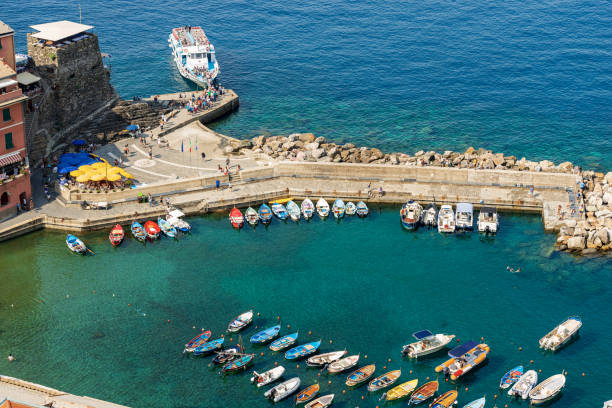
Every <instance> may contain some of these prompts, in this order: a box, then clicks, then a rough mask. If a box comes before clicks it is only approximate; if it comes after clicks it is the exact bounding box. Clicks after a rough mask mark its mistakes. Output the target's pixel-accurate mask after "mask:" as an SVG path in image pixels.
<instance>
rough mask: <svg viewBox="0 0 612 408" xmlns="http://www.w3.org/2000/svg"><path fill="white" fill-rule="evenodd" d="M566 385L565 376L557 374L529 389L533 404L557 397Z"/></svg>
mask: <svg viewBox="0 0 612 408" xmlns="http://www.w3.org/2000/svg"><path fill="white" fill-rule="evenodd" d="M563 387H565V376H564V375H563V374H556V375H553V376H552V377H548V378H547V379H545V380H544V381H542V382H541V383H539V384H538V385H536V386H535V387H534V388H533V389H532V390H531V391H529V399H530V403H531V405H540V404H543V403H545V402H547V401H550V400H552V399H553V398H555V397H556V396H557V395H558V394H559V393H560V392H561V390H562V389H563Z"/></svg>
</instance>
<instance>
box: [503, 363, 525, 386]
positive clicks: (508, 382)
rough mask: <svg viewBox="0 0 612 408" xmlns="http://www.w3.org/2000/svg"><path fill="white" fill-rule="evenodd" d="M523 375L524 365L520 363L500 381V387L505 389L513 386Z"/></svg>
mask: <svg viewBox="0 0 612 408" xmlns="http://www.w3.org/2000/svg"><path fill="white" fill-rule="evenodd" d="M521 375H523V366H522V365H520V366H516V367H514V368H513V369H512V370H510V371H508V372H507V373H506V374H504V376H503V377H502V379H501V381H500V382H499V388H501V389H502V390H505V389H506V388H509V387H511V386H512V385H513V384H514V383H515V382H517V381H518V379H519V378H521Z"/></svg>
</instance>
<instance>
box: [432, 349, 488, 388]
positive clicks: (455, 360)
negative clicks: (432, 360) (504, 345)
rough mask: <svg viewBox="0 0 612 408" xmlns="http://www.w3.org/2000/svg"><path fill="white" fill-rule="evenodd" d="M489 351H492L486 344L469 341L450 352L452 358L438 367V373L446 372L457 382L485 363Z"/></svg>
mask: <svg viewBox="0 0 612 408" xmlns="http://www.w3.org/2000/svg"><path fill="white" fill-rule="evenodd" d="M489 351H491V349H490V348H489V346H488V345H486V344H484V343H483V344H478V343H477V342H475V341H468V342H467V343H465V344H462V345H460V346H457V347H455V348H454V349H452V350H451V351H449V352H448V355H449V356H450V357H451V358H450V359H449V360H447V361H445V362H444V363H442V364H440V365H439V366H437V367H436V373H439V372H444V373H445V374H449V375H450V378H451V380H456V379H457V378H459V377H461V376H462V375H465V374H466V373H468V372H470V371H471V370H472V369H474V368H475V367H476V366H478V365H479V364H481V363H482V362H483V361H485V359H486V358H487V355H488V354H489Z"/></svg>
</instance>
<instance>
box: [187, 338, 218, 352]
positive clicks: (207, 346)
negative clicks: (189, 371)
mask: <svg viewBox="0 0 612 408" xmlns="http://www.w3.org/2000/svg"><path fill="white" fill-rule="evenodd" d="M224 341H225V338H224V337H221V338H220V339H216V340H212V341H209V342H207V343H203V344H200V345H199V346H198V347H196V348H195V349H193V355H194V356H203V355H206V354H210V353H212V352H213V351H215V350H220V349H221V348H222V347H223V342H224Z"/></svg>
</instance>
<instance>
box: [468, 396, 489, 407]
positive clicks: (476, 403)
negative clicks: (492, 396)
mask: <svg viewBox="0 0 612 408" xmlns="http://www.w3.org/2000/svg"><path fill="white" fill-rule="evenodd" d="M486 403H487V399H486V398H485V397H482V398H478V399H477V400H474V401H472V402H470V403H469V404H467V405H464V406H463V408H484V406H485V404H486Z"/></svg>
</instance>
